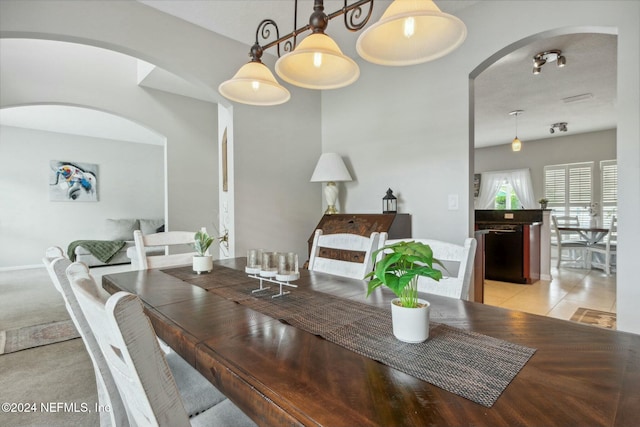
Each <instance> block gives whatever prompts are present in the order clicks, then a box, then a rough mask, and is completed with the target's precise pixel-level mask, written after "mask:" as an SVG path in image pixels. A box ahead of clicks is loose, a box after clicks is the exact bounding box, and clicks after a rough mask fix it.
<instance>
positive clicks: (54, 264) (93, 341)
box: [43, 247, 225, 426]
mask: <svg viewBox="0 0 640 427" xmlns="http://www.w3.org/2000/svg"><path fill="white" fill-rule="evenodd" d="M43 263H44V265H45V267H46V268H47V272H48V273H49V276H50V278H51V281H52V282H53V284H54V287H55V288H56V289H57V290H58V292H60V294H61V295H62V298H63V300H64V302H65V306H66V308H67V311H68V312H69V316H70V317H71V319H72V321H73V323H74V325H75V326H76V329H77V330H78V332H79V333H80V336H81V337H82V340H83V342H84V344H85V347H86V348H87V352H88V353H89V357H90V359H91V362H92V364H93V368H94V372H95V375H96V385H97V388H98V402H99V403H100V405H101V406H102V407H107V405H108V407H109V408H111V411H101V412H100V425H101V426H128V425H130V424H129V421H128V417H127V414H126V410H125V406H124V404H123V402H122V399H121V396H120V393H119V392H118V388H117V386H116V384H115V382H114V379H113V376H112V374H111V371H110V369H109V366H108V365H107V362H106V359H105V357H104V355H103V353H102V350H101V349H100V346H99V344H98V341H97V338H96V336H95V335H94V333H93V331H92V329H91V327H90V325H89V322H88V321H87V317H86V316H85V314H84V312H83V310H82V307H80V304H79V302H78V299H77V298H76V295H75V294H74V292H73V290H72V289H71V284H70V283H69V279H68V277H67V274H66V270H67V268H68V267H69V266H70V265H71V261H70V260H69V259H68V258H65V257H64V252H63V251H62V249H60V248H58V247H51V248H49V249H47V251H46V253H45V257H44V258H43ZM78 264H80V265H82V266H83V268H84V270H86V274H87V275H89V270H88V268H87V267H86V265H84V264H82V263H78ZM84 270H83V271H84ZM91 280H93V278H92V279H91ZM94 293H95V295H97V296H98V297H99V299H101V300H106V299H107V298H108V294H107V293H106V292H105V291H103V290H102V289H101V288H100V287H98V286H97V285H96V287H95V290H94ZM159 345H160V346H161V348H162V349H163V351H164V353H165V356H166V359H167V363H168V364H169V368H170V369H171V372H172V373H173V375H174V378H175V380H176V383H177V385H178V390H179V391H180V396H182V399H183V401H184V405H185V408H186V411H187V413H188V414H189V416H192V415H195V414H198V413H200V412H202V411H205V410H206V409H208V408H211V407H213V406H215V405H216V404H218V403H219V402H221V401H223V400H224V399H225V396H224V395H223V394H222V393H220V391H218V389H216V388H215V387H214V386H213V385H212V384H211V383H210V382H209V381H208V380H207V379H206V378H204V377H203V376H202V375H201V374H200V373H199V372H198V371H197V370H196V369H194V368H193V367H192V366H191V365H189V363H187V361H185V360H184V359H183V358H182V357H180V355H179V354H178V353H176V352H175V351H173V350H172V349H171V348H170V347H169V346H167V345H166V344H165V343H163V342H160V341H159Z"/></svg>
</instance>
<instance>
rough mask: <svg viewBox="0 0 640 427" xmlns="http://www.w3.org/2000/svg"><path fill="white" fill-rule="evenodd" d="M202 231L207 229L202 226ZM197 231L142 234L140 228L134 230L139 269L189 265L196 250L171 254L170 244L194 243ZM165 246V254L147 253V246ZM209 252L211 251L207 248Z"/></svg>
mask: <svg viewBox="0 0 640 427" xmlns="http://www.w3.org/2000/svg"><path fill="white" fill-rule="evenodd" d="M201 230H202V231H204V232H206V231H207V229H206V228H205V227H202V229H201ZM194 237H195V232H191V231H166V232H162V233H154V234H142V232H141V231H140V230H136V231H134V232H133V240H134V242H135V245H136V257H137V260H138V264H137V265H138V269H139V270H148V269H150V268H162V267H174V266H178V265H188V264H190V263H191V259H192V257H193V256H194V255H196V252H194V251H189V252H183V253H179V254H169V253H168V252H169V247H170V246H181V245H192V244H193V243H194V241H195V239H194ZM158 246H165V254H164V255H147V250H146V249H147V248H149V247H158ZM207 254H209V251H208V250H207Z"/></svg>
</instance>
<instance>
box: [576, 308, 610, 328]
mask: <svg viewBox="0 0 640 427" xmlns="http://www.w3.org/2000/svg"><path fill="white" fill-rule="evenodd" d="M571 320H572V321H573V322H579V323H585V324H587V325H594V326H599V327H601V328H607V329H616V313H610V312H608V311H600V310H592V309H590V308H583V307H580V308H578V309H577V310H576V312H575V313H573V316H571Z"/></svg>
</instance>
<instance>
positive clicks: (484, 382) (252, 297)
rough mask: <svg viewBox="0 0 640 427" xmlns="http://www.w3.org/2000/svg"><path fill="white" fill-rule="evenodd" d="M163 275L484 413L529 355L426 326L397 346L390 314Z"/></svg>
mask: <svg viewBox="0 0 640 427" xmlns="http://www.w3.org/2000/svg"><path fill="white" fill-rule="evenodd" d="M163 271H164V272H165V273H167V274H169V275H171V276H174V277H177V278H179V279H181V280H184V281H185V282H188V283H191V284H194V285H196V286H200V287H202V288H205V289H207V290H208V291H209V292H212V293H214V294H216V295H219V296H221V297H223V298H226V299H228V300H231V301H234V302H237V303H239V304H242V305H244V306H246V307H249V308H251V309H253V310H256V311H258V312H260V313H262V314H265V315H267V316H270V317H273V318H275V319H278V320H280V321H283V322H286V323H288V324H290V325H292V326H295V327H297V328H300V329H302V330H305V331H307V332H310V333H312V334H315V335H318V336H321V337H323V338H324V339H326V340H328V341H330V342H333V343H335V344H338V345H340V346H342V347H345V348H347V349H349V350H351V351H354V352H356V353H359V354H361V355H363V356H366V357H368V358H371V359H374V360H377V361H379V362H381V363H384V364H385V365H387V366H390V367H392V368H394V369H397V370H399V371H402V372H405V373H407V374H409V375H412V376H414V377H416V378H419V379H421V380H424V381H427V382H428V383H430V384H433V385H435V386H437V387H440V388H442V389H444V390H447V391H449V392H451V393H454V394H457V395H458V396H462V397H464V398H466V399H469V400H471V401H473V402H476V403H479V404H481V405H483V406H486V407H491V406H492V405H493V404H494V403H495V401H496V400H497V399H498V397H500V395H501V394H502V392H503V391H504V389H505V388H506V387H507V386H508V385H509V383H510V382H511V380H513V378H514V377H515V376H516V375H517V374H518V372H520V370H521V369H522V367H523V366H524V365H525V364H526V363H527V361H528V360H529V358H530V357H531V356H532V355H533V354H534V353H535V349H532V348H528V347H524V346H521V345H516V344H512V343H509V342H506V341H503V340H500V339H497V338H493V337H489V336H486V335H482V334H478V333H475V332H468V331H463V330H461V329H458V328H454V327H451V326H448V325H445V324H441V323H436V322H430V323H429V339H428V340H427V341H425V342H423V343H419V344H409V343H404V342H402V341H399V340H397V339H396V338H395V337H394V336H393V332H392V325H391V309H390V308H389V309H386V310H385V309H382V308H378V307H374V306H370V305H367V304H363V303H360V302H357V301H350V300H346V299H343V298H339V297H335V296H333V295H329V294H325V293H322V292H315V291H309V290H303V289H290V288H287V289H290V290H292V292H291V293H290V294H288V295H286V296H284V297H279V298H271V296H272V295H274V294H275V293H277V292H278V288H277V285H275V284H270V283H267V285H268V286H271V289H268V290H264V291H260V292H255V293H252V292H251V291H252V290H254V289H257V288H258V286H259V281H258V280H256V279H252V278H249V277H247V275H246V274H245V273H243V272H241V271H238V270H234V269H230V268H226V267H220V266H217V267H216V269H215V271H214V272H213V273H212V274H210V275H197V274H194V273H193V271H192V270H191V268H190V267H180V268H173V269H168V270H163Z"/></svg>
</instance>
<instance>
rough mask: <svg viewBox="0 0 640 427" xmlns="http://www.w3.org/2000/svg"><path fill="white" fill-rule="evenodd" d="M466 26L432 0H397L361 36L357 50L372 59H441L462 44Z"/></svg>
mask: <svg viewBox="0 0 640 427" xmlns="http://www.w3.org/2000/svg"><path fill="white" fill-rule="evenodd" d="M466 37H467V27H466V26H465V25H464V23H463V22H462V21H461V20H460V19H458V18H457V17H455V16H453V15H449V14H447V13H443V12H441V11H440V9H439V8H438V6H436V4H435V3H433V1H431V0H395V1H394V2H393V3H391V5H389V7H388V8H387V10H386V11H385V12H384V14H383V15H382V18H380V20H379V21H378V22H376V23H375V24H373V25H372V26H371V27H369V28H367V29H366V30H365V31H364V32H363V33H362V34H361V35H360V37H358V41H357V43H356V50H357V51H358V54H359V55H360V56H361V57H362V58H364V59H365V60H367V61H369V62H373V63H374V64H381V65H395V66H402V65H412V64H420V63H423V62H427V61H432V60H434V59H437V58H440V57H442V56H444V55H446V54H448V53H450V52H451V51H453V50H454V49H456V48H457V47H458V46H460V45H461V44H462V42H463V41H464V40H465V38H466Z"/></svg>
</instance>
